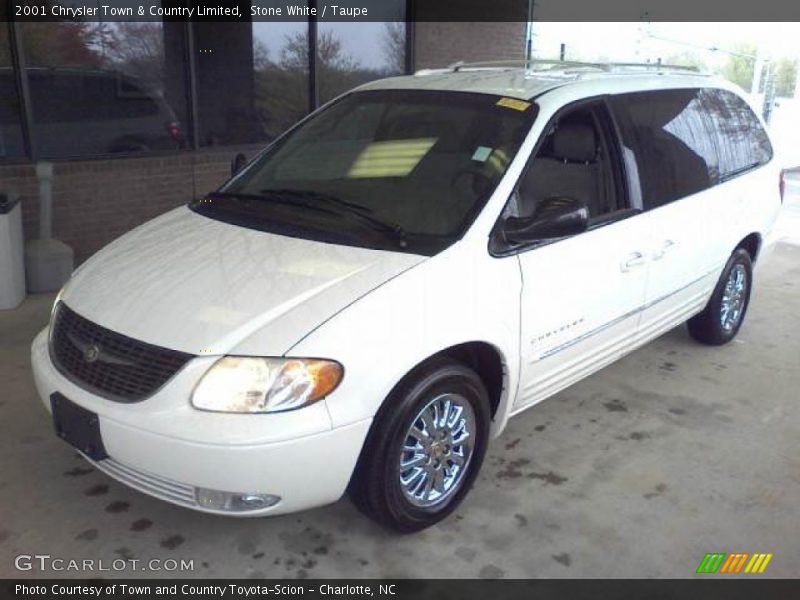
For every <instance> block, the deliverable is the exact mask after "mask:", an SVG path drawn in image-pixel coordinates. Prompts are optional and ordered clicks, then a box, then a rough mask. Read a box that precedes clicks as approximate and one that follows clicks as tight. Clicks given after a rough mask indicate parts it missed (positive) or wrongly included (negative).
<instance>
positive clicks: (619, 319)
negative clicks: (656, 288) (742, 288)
mask: <svg viewBox="0 0 800 600" xmlns="http://www.w3.org/2000/svg"><path fill="white" fill-rule="evenodd" d="M717 270H718V269H716V268H714V269H711V270H710V271H708V272H707V273H705V274H704V275H701V276H700V277H698V278H697V279H693V280H692V281H691V282H689V283H687V284H686V285H684V286H682V287H680V288H678V289H677V290H674V291H672V292H670V293H669V294H665V295H664V296H661V297H659V298H656V299H655V300H651V301H650V302H647V303H646V304H643V305H642V306H640V307H638V308H635V309H633V310H631V311H628V312H626V313H625V314H624V315H621V316H619V317H616V318H615V319H612V320H611V321H609V322H607V323H604V324H603V325H600V326H598V327H595V328H594V329H592V330H591V331H587V332H585V333H582V334H581V335H579V336H578V337H576V338H572V339H571V340H568V341H566V342H564V343H563V344H559V345H558V346H555V347H553V348H550V349H549V350H547V351H545V352H543V353H542V355H541V356H540V357H539V360H544V359H545V358H549V357H551V356H553V355H554V354H558V353H559V352H562V351H564V350H567V349H568V348H571V347H572V346H574V345H575V344H579V343H581V342H582V341H584V340H586V339H588V338H590V337H592V336H594V335H597V334H598V333H602V332H603V331H605V330H606V329H609V328H610V327H613V326H614V325H617V324H619V323H621V322H622V321H625V320H626V319H630V318H631V317H633V316H636V315H637V314H639V313H641V312H644V311H646V310H647V309H648V308H652V307H653V306H655V305H656V304H659V303H660V302H663V301H665V300H669V299H670V298H671V297H672V296H675V295H676V294H680V293H681V292H683V291H684V290H686V289H688V288H690V287H692V286H693V285H696V284H698V283H700V282H701V281H703V280H704V279H705V278H706V277H708V276H709V275H713V274H714V273H716V272H717Z"/></svg>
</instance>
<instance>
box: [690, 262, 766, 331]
mask: <svg viewBox="0 0 800 600" xmlns="http://www.w3.org/2000/svg"><path fill="white" fill-rule="evenodd" d="M752 281H753V265H752V260H751V258H750V254H749V253H748V252H747V250H744V249H742V248H739V249H738V250H736V251H735V252H734V253H733V254H732V255H731V257H730V259H729V260H728V263H727V264H726V265H725V268H724V269H723V271H722V275H721V276H720V279H719V282H717V287H716V288H714V293H713V294H712V295H711V299H710V300H709V301H708V304H707V305H706V307H705V309H703V312H701V313H700V314H699V315H697V316H695V317H692V318H691V319H689V323H688V324H689V333H690V334H691V336H692V337H693V338H694V339H696V340H697V341H698V342H702V343H703V344H710V345H712V346H719V345H722V344H726V343H728V342H729V341H731V340H732V339H733V338H734V337H736V334H737V333H738V332H739V328H740V327H741V326H742V322H743V321H744V317H745V314H746V312H747V307H748V305H749V303H750V291H751V289H752Z"/></svg>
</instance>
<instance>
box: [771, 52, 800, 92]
mask: <svg viewBox="0 0 800 600" xmlns="http://www.w3.org/2000/svg"><path fill="white" fill-rule="evenodd" d="M797 66H798V61H797V59H796V58H794V59H792V58H783V59H781V60H778V61H776V62H775V64H774V65H773V67H772V68H773V71H772V72H773V76H774V77H775V95H776V96H778V97H780V98H791V97H792V96H794V92H795V86H796V85H797Z"/></svg>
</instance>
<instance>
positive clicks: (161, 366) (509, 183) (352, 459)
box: [32, 62, 782, 531]
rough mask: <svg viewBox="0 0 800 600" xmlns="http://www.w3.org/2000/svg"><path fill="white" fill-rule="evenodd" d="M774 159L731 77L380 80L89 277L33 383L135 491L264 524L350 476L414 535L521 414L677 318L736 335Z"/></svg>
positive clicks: (68, 300) (629, 70) (85, 445)
mask: <svg viewBox="0 0 800 600" xmlns="http://www.w3.org/2000/svg"><path fill="white" fill-rule="evenodd" d="M772 156H773V152H772V148H771V145H770V142H769V139H768V137H767V134H766V133H765V131H764V125H763V124H762V122H761V121H760V120H759V117H758V116H756V114H755V112H754V111H753V110H752V109H751V107H750V106H748V103H747V102H746V101H745V100H744V99H743V98H742V97H741V96H740V95H739V94H738V93H737V92H736V91H735V88H733V87H731V86H730V85H728V84H726V83H725V82H723V81H720V80H717V79H716V78H713V77H708V76H704V75H700V74H697V73H692V72H689V71H686V72H682V71H680V70H677V69H674V68H667V67H663V66H654V65H651V66H649V67H647V66H631V65H588V64H575V63H558V64H550V63H542V62H535V63H533V62H532V63H529V64H525V65H523V66H522V68H520V67H519V65H517V66H516V67H512V66H511V65H507V64H486V63H484V64H475V65H463V64H460V65H457V66H454V67H452V68H449V69H442V70H431V71H423V72H419V73H417V74H415V75H413V76H406V77H398V78H393V79H387V80H383V81H377V82H373V83H369V84H367V85H365V86H362V87H360V88H358V89H357V90H355V91H353V92H350V93H348V94H345V95H344V96H342V97H340V98H338V99H336V100H334V101H333V102H331V103H329V104H327V105H326V106H324V107H323V108H322V109H320V110H319V111H317V112H315V113H314V114H312V115H311V116H309V117H308V118H306V119H305V120H304V121H302V122H301V123H299V124H298V125H297V126H295V127H294V128H293V129H291V130H290V131H288V132H287V133H286V134H285V135H283V136H282V137H281V138H279V139H278V140H277V141H275V142H274V143H272V144H271V145H270V146H269V147H267V148H266V149H265V150H264V151H263V152H262V153H261V154H260V155H259V156H257V157H255V158H254V159H253V160H252V161H251V162H250V163H249V164H248V165H247V166H246V167H245V168H244V169H243V170H241V171H240V172H239V173H237V174H235V176H233V177H232V178H231V180H230V181H228V182H227V183H226V184H225V185H223V186H222V187H221V188H220V189H219V190H218V191H216V192H213V193H210V194H208V195H207V196H205V197H202V198H199V199H197V200H195V201H193V202H191V203H189V205H188V206H183V207H181V208H177V209H175V210H172V211H171V212H168V213H167V214H164V215H162V216H161V217H159V218H157V219H155V220H153V221H151V222H149V223H147V224H145V225H142V226H140V227H138V228H137V229H135V230H133V231H131V232H130V233H128V234H126V235H125V236H123V237H121V238H120V239H118V240H116V241H115V242H113V243H111V244H109V245H108V246H107V247H106V248H104V249H103V250H102V251H101V252H99V253H98V254H97V255H96V256H94V257H93V258H92V259H90V260H89V261H87V262H86V263H85V264H84V265H83V266H81V267H80V268H79V269H78V270H77V271H76V272H75V274H74V275H73V277H72V279H71V280H70V281H69V283H68V284H67V285H66V286H65V287H64V289H63V290H62V292H61V293H60V294H59V296H58V298H57V300H56V302H55V305H54V307H53V313H52V318H51V322H50V325H49V326H48V327H47V328H46V329H45V330H44V331H42V332H41V333H40V334H39V335H38V336H37V337H36V339H35V341H34V342H33V348H32V359H33V367H34V374H35V379H36V385H37V388H38V391H39V394H40V395H41V398H42V400H43V401H44V403H45V405H46V406H47V408H48V410H50V411H51V412H52V417H53V422H54V424H55V429H56V432H57V433H58V435H60V436H61V437H62V438H63V439H64V440H65V441H67V442H68V443H70V444H71V445H72V446H74V447H75V448H77V449H78V451H80V453H81V454H82V455H83V456H85V457H86V458H87V459H88V460H89V461H91V462H92V463H93V464H94V465H95V466H96V467H97V468H99V469H101V470H102V471H105V472H106V473H108V474H109V475H111V476H112V477H114V478H116V479H118V480H120V481H122V482H124V483H126V484H128V485H130V486H132V487H134V488H136V489H138V490H140V491H142V492H145V493H147V494H151V495H153V496H156V497H158V498H161V499H164V500H166V501H169V502H173V503H175V504H179V505H182V506H186V507H189V508H193V509H197V510H201V511H206V512H211V513H217V514H228V515H237V516H263V515H276V514H281V513H287V512H291V511H297V510H301V509H307V508H310V507H314V506H319V505H323V504H326V503H330V502H334V501H335V500H337V499H338V498H340V497H341V496H342V494H343V493H344V492H345V491H349V493H350V495H351V497H352V499H353V500H354V501H355V503H356V504H357V505H358V506H359V507H360V508H361V509H362V510H363V511H364V512H365V513H367V514H368V515H370V516H371V517H373V518H375V519H376V520H378V521H379V522H381V523H383V524H384V525H386V526H388V527H391V528H394V529H396V530H400V531H415V530H419V529H422V528H424V527H427V526H429V525H431V524H433V523H436V522H437V521H439V520H441V519H443V518H444V517H446V516H447V515H448V514H449V513H451V512H452V511H453V510H454V508H455V507H456V506H457V505H458V504H459V502H460V501H461V500H462V499H463V498H464V496H465V495H466V494H467V492H468V490H469V488H470V486H471V485H472V484H473V482H474V480H475V477H476V475H477V473H478V470H479V469H480V467H481V462H482V461H483V458H484V454H485V453H486V448H487V444H488V442H489V440H490V439H491V438H493V437H496V436H498V435H499V434H500V433H501V432H502V431H503V428H504V426H505V424H506V422H507V420H508V418H509V417H511V416H513V415H515V414H517V413H520V412H521V411H523V410H525V409H527V408H530V407H532V406H533V405H535V404H536V403H538V402H540V401H541V400H544V399H545V398H547V397H549V396H552V395H553V394H555V393H556V392H558V391H559V390H562V389H563V388H565V387H567V386H568V385H570V384H572V383H574V382H576V381H578V380H579V379H581V378H583V377H586V376H587V375H589V374H591V373H592V372H594V371H597V370H598V369H600V368H602V367H604V366H605V365H608V364H609V363H611V362H613V361H615V360H616V359H618V358H620V357H621V356H623V355H624V354H626V353H628V352H631V351H632V350H634V349H636V348H637V347H639V346H641V345H642V344H645V343H646V342H648V341H649V340H652V339H653V338H655V337H657V336H659V335H661V334H662V333H664V332H666V331H668V330H669V329H671V328H673V327H675V326H677V325H679V324H681V323H683V322H684V321H687V320H688V326H689V331H690V333H691V334H692V336H693V337H694V338H696V339H697V340H698V341H700V342H702V343H705V344H723V343H725V342H728V341H730V340H731V339H732V338H733V337H734V336H735V335H736V333H737V332H738V330H739V328H740V327H741V324H742V321H743V319H744V316H745V313H746V311H747V305H748V300H749V298H750V291H751V289H752V284H753V267H754V265H757V264H760V263H761V262H762V261H763V260H764V258H765V256H766V253H767V251H768V250H769V248H770V247H771V245H772V244H773V242H774V235H773V233H772V232H773V225H774V223H775V220H776V217H777V214H778V211H779V209H780V206H781V202H782V200H781V196H780V192H779V182H780V177H781V174H780V169H779V167H778V166H777V165H776V162H777V161H774V160H772Z"/></svg>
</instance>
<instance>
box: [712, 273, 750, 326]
mask: <svg viewBox="0 0 800 600" xmlns="http://www.w3.org/2000/svg"><path fill="white" fill-rule="evenodd" d="M746 293H747V270H746V269H745V268H744V265H741V264H738V265H736V266H735V267H733V269H731V272H730V274H729V275H728V281H726V282H725V291H724V292H723V293H722V303H721V305H720V311H719V322H720V325H722V328H723V329H724V330H725V331H731V330H732V329H733V328H734V327H736V325H737V324H738V323H739V321H741V319H742V313H743V312H744V302H745V294H746Z"/></svg>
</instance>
